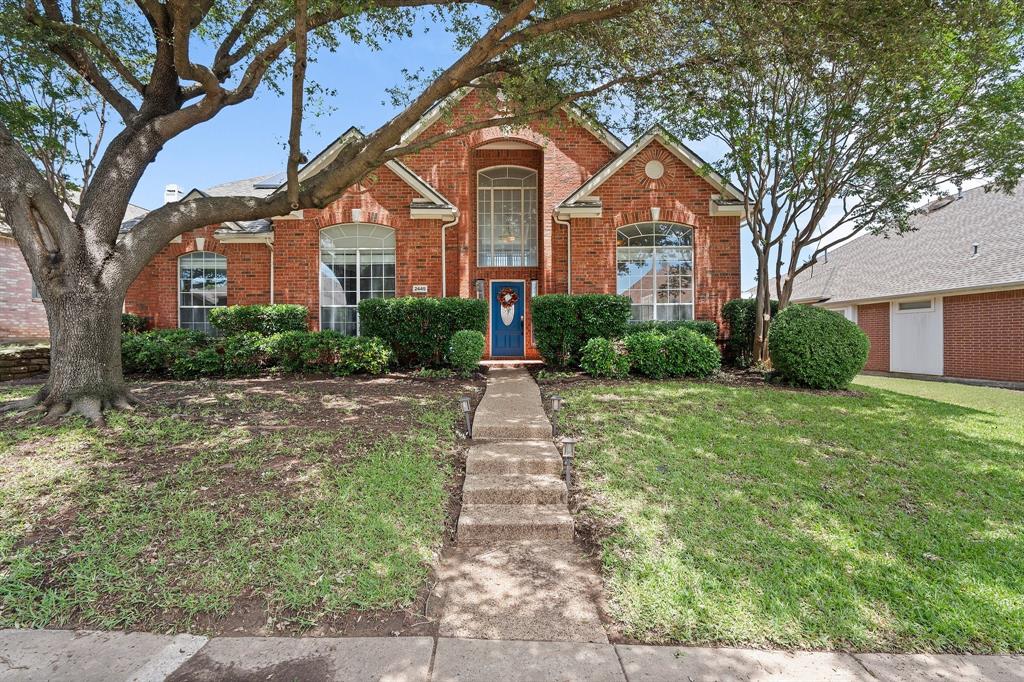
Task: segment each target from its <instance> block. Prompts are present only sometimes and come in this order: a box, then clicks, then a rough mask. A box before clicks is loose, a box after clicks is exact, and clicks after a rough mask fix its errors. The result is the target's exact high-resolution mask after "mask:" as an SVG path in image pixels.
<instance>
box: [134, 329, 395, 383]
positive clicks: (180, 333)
mask: <svg viewBox="0 0 1024 682" xmlns="http://www.w3.org/2000/svg"><path fill="white" fill-rule="evenodd" d="M121 361H122V364H123V365H124V369H125V371H127V372H134V373H140V374H150V375H156V376H170V377H173V378H175V379H195V378H198V377H207V376H227V377H239V376H250V375H253V374H257V373H259V372H261V371H263V370H264V369H267V368H269V367H280V368H281V369H283V370H285V371H289V372H318V373H326V374H334V375H338V376H344V375H348V374H361V373H366V374H380V373H382V372H384V371H386V370H387V368H388V365H389V364H391V361H392V354H391V350H390V349H389V348H388V347H387V346H386V345H385V344H384V343H383V342H382V341H381V340H380V339H375V338H371V337H353V336H344V335H342V334H339V333H338V332H335V331H322V332H308V331H287V332H282V333H279V334H272V335H265V334H259V333H257V332H244V333H241V334H235V335H232V336H227V337H212V336H209V335H207V334H204V333H202V332H199V331H194V330H189V329H162V330H158V331H152V332H141V333H129V334H124V335H123V337H122V339H121Z"/></svg>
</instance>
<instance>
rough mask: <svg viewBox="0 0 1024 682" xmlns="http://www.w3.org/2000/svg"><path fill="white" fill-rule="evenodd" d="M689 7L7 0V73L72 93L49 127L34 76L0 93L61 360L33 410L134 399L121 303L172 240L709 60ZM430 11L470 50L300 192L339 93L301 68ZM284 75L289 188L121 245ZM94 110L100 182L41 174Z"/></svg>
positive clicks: (17, 204) (641, 1)
mask: <svg viewBox="0 0 1024 682" xmlns="http://www.w3.org/2000/svg"><path fill="white" fill-rule="evenodd" d="M688 12H689V6H688V5H687V4H685V3H684V4H680V5H670V4H669V3H667V2H663V0H521V1H515V0H513V1H509V2H506V1H505V0H372V1H370V0H348V1H346V2H336V1H327V0H308V1H303V0H300V1H298V2H292V1H290V0H244V1H243V0H219V1H217V0H205V1H202V2H185V1H183V0H165V1H159V0H138V1H137V2H135V3H126V2H120V1H102V0H27V1H25V0H0V40H2V41H3V52H4V53H5V54H8V55H13V64H12V67H11V68H12V69H13V70H14V71H18V72H21V73H33V72H41V71H42V70H48V71H50V72H57V73H59V74H60V76H61V78H63V79H66V81H67V82H68V83H71V84H73V87H69V88H67V89H66V90H65V91H59V90H56V89H55V90H54V91H53V92H51V93H50V102H51V104H52V105H53V106H51V107H50V108H49V110H48V111H46V112H45V114H46V115H45V116H39V115H38V114H39V111H38V109H39V107H38V106H36V104H35V103H34V102H33V94H32V88H31V87H29V83H30V81H31V80H32V79H24V78H23V79H22V80H21V81H19V82H20V83H21V85H20V86H15V87H10V88H4V89H2V90H0V96H2V97H3V102H2V105H0V207H2V209H3V216H4V219H5V221H6V222H7V223H9V224H10V225H11V227H12V228H13V232H14V236H15V238H16V240H17V242H18V244H19V245H20V247H21V250H22V252H23V253H24V255H25V258H26V260H27V262H28V265H29V269H30V270H31V272H32V275H33V277H34V279H35V281H36V282H37V284H38V287H39V290H40V293H41V295H42V299H43V303H44V305H45V307H46V311H47V316H48V319H49V323H50V330H51V331H50V333H51V344H52V347H53V359H52V364H51V372H50V377H49V380H48V382H47V384H46V385H45V387H44V388H43V389H42V390H41V391H40V392H39V394H38V395H37V396H35V397H34V398H32V399H31V400H29V401H27V405H23V407H28V406H37V407H38V409H41V410H45V411H47V413H48V414H47V416H48V418H56V417H58V416H60V415H63V414H67V413H76V412H77V413H81V414H85V415H86V416H88V417H89V418H91V419H93V420H94V421H96V422H101V421H102V412H103V410H104V409H106V408H108V407H112V406H113V407H125V406H128V405H129V403H130V401H131V400H132V398H131V396H130V395H129V393H128V391H127V389H126V387H125V385H124V381H123V378H122V371H121V361H120V351H119V348H120V335H119V320H120V311H121V306H122V302H123V300H124V295H125V292H126V291H127V288H128V286H129V285H130V284H131V282H132V281H133V280H134V279H135V277H136V276H137V275H138V273H139V272H140V271H141V269H142V268H143V267H144V265H145V264H146V263H147V262H148V261H149V260H150V259H151V258H152V257H153V255H154V254H156V253H157V252H158V251H159V250H160V249H161V248H162V247H163V246H164V245H165V244H167V242H168V241H169V240H171V239H172V238H174V237H175V236H177V235H179V234H181V233H183V232H186V231H188V230H191V229H194V228H199V227H203V226H206V225H214V224H219V223H222V222H225V221H237V220H253V219H257V218H264V217H270V216H276V215H283V214H287V213H288V212H289V211H290V210H292V209H293V208H295V207H299V208H312V207H323V206H326V205H328V204H329V203H330V202H331V201H333V200H334V199H336V198H337V197H339V196H340V195H341V194H342V193H343V192H344V191H345V188H347V187H350V186H352V185H354V184H356V183H357V182H359V181H360V180H361V179H363V178H364V177H365V176H367V175H368V174H369V173H371V172H373V171H374V170H375V169H376V168H378V167H379V166H381V165H382V164H383V163H384V162H386V161H388V160H390V159H393V158H396V157H400V156H402V155H405V154H408V153H411V152H413V151H416V150H418V149H421V148H423V147H424V146H428V145H431V144H434V143H436V142H437V141H439V140H440V139H443V138H445V137H449V136H452V135H457V134H462V133H464V132H467V131H470V130H473V129H477V128H483V127H491V126H513V125H516V124H519V123H522V122H525V121H527V120H530V119H536V118H539V117H544V116H546V115H548V114H552V113H553V112H555V111H556V110H558V109H559V108H560V107H562V106H564V105H566V104H568V103H573V104H576V105H578V106H580V107H593V106H597V105H599V104H600V103H601V102H602V101H607V100H608V98H611V97H615V96H617V95H618V94H620V93H621V90H622V88H623V87H624V86H625V85H626V84H638V83H641V82H644V81H650V80H651V79H652V78H653V76H654V75H656V74H657V73H659V72H663V71H664V70H665V69H667V68H668V67H669V66H672V65H674V66H680V67H681V66H683V65H684V64H685V63H691V62H696V61H699V60H701V59H703V58H705V57H704V56H703V55H701V54H700V52H699V50H697V49H693V48H696V47H699V46H700V43H699V42H693V43H691V49H687V48H683V47H681V45H680V42H679V40H678V39H674V40H669V37H670V34H668V33H666V31H668V30H669V29H672V30H676V29H678V28H679V27H680V26H682V25H685V24H686V23H687V22H693V23H694V24H696V23H698V22H699V20H700V17H699V15H697V14H692V15H691V14H688ZM424 13H429V15H431V16H432V17H433V18H434V20H435V22H437V23H443V24H444V25H445V26H447V27H449V30H450V32H451V35H452V37H453V40H454V42H455V44H456V47H457V48H458V49H459V50H460V51H461V54H460V56H459V57H458V58H457V59H456V60H455V61H454V62H453V63H452V64H451V65H449V66H448V67H447V68H445V69H441V70H438V71H437V72H435V73H431V74H429V75H426V76H416V77H413V78H411V79H410V82H409V83H406V84H405V86H404V88H401V87H396V88H395V89H394V90H393V91H392V96H393V99H394V103H395V104H397V105H399V107H400V110H399V112H398V113H397V114H396V115H395V116H394V117H393V118H391V119H390V120H389V121H388V122H387V123H385V124H384V125H382V126H381V127H380V128H378V129H377V130H375V131H373V132H371V133H370V134H368V135H366V136H365V137H362V138H360V139H358V140H352V141H351V142H350V143H349V144H348V145H347V146H345V147H344V148H343V149H342V150H341V151H340V153H338V155H337V156H336V157H335V158H333V159H332V160H330V161H329V162H327V163H325V164H324V165H323V166H322V167H321V168H318V169H317V170H316V172H315V173H312V174H310V175H309V177H305V178H303V180H302V182H299V181H298V173H297V169H298V166H299V164H301V162H302V154H301V149H300V135H301V123H302V116H303V110H304V104H305V103H306V100H308V99H309V96H310V93H313V94H315V93H317V92H325V91H327V90H328V89H330V87H331V84H330V83H310V82H307V81H306V79H305V69H304V65H305V63H306V61H307V60H310V59H315V57H316V54H317V53H318V51H322V50H329V49H332V48H334V47H336V46H338V45H340V44H341V43H343V42H351V43H361V44H365V45H367V46H369V47H370V48H380V47H381V46H382V45H383V44H384V43H386V42H387V41H391V40H399V39H402V38H405V37H407V36H409V35H410V34H411V32H412V31H413V30H414V22H415V21H416V19H417V17H419V16H420V15H422V14H424ZM662 16H666V17H668V16H671V17H672V22H671V24H668V23H666V22H664V21H663V20H662V19H661V18H660V17H662ZM693 35H696V33H694V34H693ZM669 44H671V46H672V48H671V50H668V49H666V46H667V45H669ZM382 58H383V57H382ZM673 60H679V63H674V61H673ZM7 68H8V66H7V64H6V63H5V65H4V69H5V70H6V69H7ZM289 76H290V77H291V78H290V79H289ZM289 80H290V82H291V88H292V100H291V103H292V120H291V127H290V131H289V136H288V137H289V143H290V153H289V158H288V168H287V170H288V178H289V181H288V188H287V191H279V192H277V193H274V194H272V195H270V196H269V197H266V198H253V197H202V198H196V199H190V200H188V201H179V202H175V203H171V204H167V205H164V206H162V207H160V208H158V209H156V210H154V211H151V212H150V213H149V214H147V215H146V216H145V217H144V218H143V219H142V220H140V221H139V222H138V224H137V225H136V226H135V227H134V228H133V229H132V231H131V232H130V233H128V234H127V235H123V236H121V235H119V229H120V224H121V218H122V216H123V215H124V213H125V208H126V206H127V204H128V200H129V198H130V196H131V194H132V192H133V191H134V189H135V187H136V185H137V184H138V182H139V180H140V178H141V177H142V174H143V173H144V172H145V170H146V168H147V166H148V165H149V164H150V163H151V162H152V161H153V160H154V159H155V158H156V157H157V155H158V154H159V152H160V150H161V149H162V148H163V147H164V146H165V145H167V144H169V143H171V142H172V141H173V140H174V139H175V138H176V137H177V136H179V135H180V134H182V133H183V132H185V131H187V130H189V129H191V128H194V127H195V126H199V125H202V124H204V123H206V122H208V121H210V120H211V119H213V118H214V117H215V116H217V115H218V114H219V113H220V112H222V111H224V110H225V109H227V108H229V107H233V106H236V105H238V104H240V103H242V102H245V101H247V100H249V99H251V98H252V97H253V96H254V95H255V94H256V93H257V92H258V91H259V90H260V89H261V88H262V89H265V90H271V91H277V92H282V93H283V92H284V90H285V89H286V88H287V87H288V82H289ZM462 88H474V89H476V90H478V91H479V92H480V93H481V95H482V97H484V99H485V101H487V102H488V103H490V104H491V105H492V106H493V107H494V109H495V110H496V111H498V112H500V113H499V115H498V116H497V117H496V118H485V117H481V118H479V119H472V118H466V117H454V116H448V117H446V119H444V120H446V121H447V124H448V125H447V129H446V130H444V131H443V132H442V133H440V134H438V135H433V136H429V137H427V136H424V137H421V138H418V139H416V140H415V141H414V142H410V143H403V142H402V135H403V133H405V132H406V131H407V130H408V129H409V128H410V127H411V126H412V124H413V123H415V122H416V121H417V120H419V119H420V118H421V117H422V116H423V115H424V113H426V112H427V111H428V110H429V109H431V107H434V106H439V105H440V106H443V103H444V102H445V101H447V99H446V98H448V96H449V95H451V94H453V93H454V92H456V91H458V90H460V89H462ZM499 88H500V89H501V91H502V92H501V96H500V97H499V94H498V90H499ZM304 95H305V96H304ZM87 96H89V97H95V98H97V100H98V101H101V102H102V105H101V106H105V107H106V108H108V109H109V110H110V112H111V117H112V120H111V121H110V122H109V124H108V126H107V127H108V129H112V130H110V132H111V133H112V135H111V137H110V139H109V142H107V144H106V146H105V147H103V149H102V152H101V153H100V154H99V155H98V157H97V160H96V162H95V168H94V169H92V168H90V170H89V172H88V173H82V174H80V175H79V176H78V177H73V176H72V175H71V174H69V173H65V172H60V173H49V172H46V165H47V161H46V159H45V158H43V155H41V154H39V153H38V147H39V146H40V145H38V144H33V138H39V137H42V138H44V139H45V141H46V145H43V147H47V148H49V149H51V150H52V149H58V150H59V149H63V148H66V146H67V140H68V139H69V137H74V136H75V135H76V134H77V133H79V132H81V131H80V130H76V129H75V128H74V126H73V125H72V124H71V122H68V121H62V120H54V119H55V117H56V114H57V113H58V112H59V111H61V110H62V109H63V110H72V109H71V108H72V107H73V106H74V107H80V106H81V103H82V102H83V101H84V100H85V99H86V97H87ZM43 109H46V107H43ZM57 118H59V117H57ZM41 169H42V170H43V171H44V172H40V170H41ZM67 184H74V185H76V186H78V187H80V188H81V193H80V198H79V201H78V202H77V203H76V205H75V206H74V207H73V210H72V211H71V215H70V216H69V214H68V211H67V210H66V209H67V206H68V204H67V202H66V201H64V200H63V198H62V196H61V194H62V188H63V187H65V186H66V185H67ZM119 237H120V238H119Z"/></svg>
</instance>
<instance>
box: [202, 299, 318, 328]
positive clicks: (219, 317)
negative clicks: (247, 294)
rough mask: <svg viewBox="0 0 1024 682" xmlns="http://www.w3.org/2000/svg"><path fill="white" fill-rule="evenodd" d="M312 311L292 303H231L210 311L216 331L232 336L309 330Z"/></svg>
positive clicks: (211, 320)
mask: <svg viewBox="0 0 1024 682" xmlns="http://www.w3.org/2000/svg"><path fill="white" fill-rule="evenodd" d="M308 317H309V311H308V310H307V309H306V307H305V306H301V305H291V304H275V305H231V306H227V307H226V308H212V309H211V310H210V324H212V325H213V326H214V327H216V328H217V331H219V332H221V333H222V334H225V335H227V336H231V335H232V334H245V333H248V332H256V333H258V334H267V335H270V334H279V333H281V332H288V331H306V330H307V329H309V323H308Z"/></svg>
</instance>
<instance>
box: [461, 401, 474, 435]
mask: <svg viewBox="0 0 1024 682" xmlns="http://www.w3.org/2000/svg"><path fill="white" fill-rule="evenodd" d="M459 407H461V408H462V416H463V417H465V419H466V438H472V436H473V427H472V425H471V424H470V422H469V415H470V412H471V411H472V408H471V407H470V404H469V396H466V395H464V396H462V397H461V398H459Z"/></svg>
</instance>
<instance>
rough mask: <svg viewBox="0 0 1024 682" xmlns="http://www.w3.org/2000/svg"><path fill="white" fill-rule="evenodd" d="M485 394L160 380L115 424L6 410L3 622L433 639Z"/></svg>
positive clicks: (0, 428)
mask: <svg viewBox="0 0 1024 682" xmlns="http://www.w3.org/2000/svg"><path fill="white" fill-rule="evenodd" d="M482 387H483V382H482V381H478V380H467V381H460V380H445V381H438V380H435V381H421V380H414V379H411V378H409V377H402V376H387V377H374V378H345V379H334V378H331V379H284V378H282V379H252V380H235V381H197V382H171V381H163V382H142V383H138V384H135V385H134V386H133V390H134V392H135V395H136V396H137V397H139V398H141V399H142V400H143V403H144V406H143V407H142V408H140V409H139V410H138V411H136V412H135V413H123V414H115V415H113V416H112V417H111V418H110V420H109V421H110V428H109V429H106V430H102V431H98V430H95V429H92V428H91V427H87V426H85V423H84V422H83V421H81V420H69V421H67V422H66V423H64V424H62V425H60V426H57V427H41V426H38V425H37V424H36V419H35V418H34V417H29V416H24V415H3V416H0V627H8V626H34V627H46V626H48V627H92V628H103V629H113V628H123V629H133V630H134V629H140V630H152V631H184V630H188V631H192V632H203V633H214V634H216V633H225V634H270V633H277V634H285V633H288V632H293V631H304V632H307V633H311V634H359V635H372V634H393V633H394V634H399V633H400V634H432V633H433V632H435V631H436V623H433V622H431V621H429V620H428V619H427V618H425V617H424V616H423V612H424V611H423V609H424V607H425V604H426V600H427V596H428V593H429V591H430V588H431V586H432V582H433V578H432V572H433V567H434V565H435V563H436V558H437V555H438V553H439V551H440V548H441V546H442V544H443V542H444V541H445V537H446V533H449V532H450V528H447V526H448V525H449V524H450V520H451V519H452V518H456V517H457V510H455V509H454V508H453V505H454V502H453V501H452V493H453V491H457V490H458V489H459V477H460V476H461V469H462V466H463V465H462V460H463V453H462V451H461V444H460V440H459V439H460V435H461V434H459V433H457V428H458V426H459V424H460V423H461V420H460V414H459V412H458V404H457V397H458V396H459V395H462V394H470V395H474V396H476V397H477V398H478V397H479V394H480V393H481V392H482ZM34 388H35V387H32V386H18V387H10V386H7V387H0V401H2V400H6V399H12V398H16V397H21V396H23V395H28V394H29V393H30V392H31V391H32V390H34Z"/></svg>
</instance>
